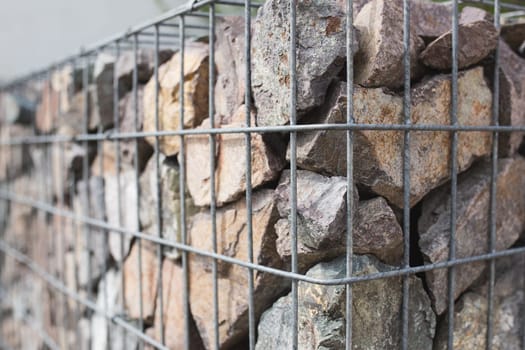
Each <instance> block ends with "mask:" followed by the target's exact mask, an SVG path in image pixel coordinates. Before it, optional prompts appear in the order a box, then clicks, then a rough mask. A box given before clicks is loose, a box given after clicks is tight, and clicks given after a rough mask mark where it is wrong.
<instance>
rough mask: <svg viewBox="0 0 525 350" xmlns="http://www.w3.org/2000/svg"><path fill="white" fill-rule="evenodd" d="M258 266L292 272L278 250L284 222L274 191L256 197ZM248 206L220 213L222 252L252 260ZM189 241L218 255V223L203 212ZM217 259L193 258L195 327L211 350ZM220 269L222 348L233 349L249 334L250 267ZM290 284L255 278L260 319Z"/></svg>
mask: <svg viewBox="0 0 525 350" xmlns="http://www.w3.org/2000/svg"><path fill="white" fill-rule="evenodd" d="M252 199H253V202H252V209H253V215H252V223H253V231H252V233H253V262H254V263H257V264H262V265H264V266H268V267H274V268H278V269H286V267H285V266H284V264H283V262H282V260H281V258H280V257H279V254H277V250H276V247H275V244H276V243H275V241H276V238H277V237H276V235H275V230H274V225H275V222H276V220H277V219H278V213H277V205H276V202H275V195H274V192H273V191H272V190H261V191H258V192H255V193H254V194H253V198H252ZM246 218H247V212H246V201H245V200H244V199H240V200H239V201H237V202H236V203H234V204H230V205H228V206H225V207H224V208H220V209H218V210H217V215H216V223H217V226H216V227H217V253H219V254H223V255H225V256H229V257H232V258H235V259H239V260H241V261H249V256H248V231H247V227H246ZM190 227H191V229H190V232H189V239H190V242H189V243H190V244H191V246H192V247H195V248H197V249H202V250H205V251H208V252H212V251H213V245H212V240H211V239H210V237H211V236H210V232H212V218H211V215H210V214H209V213H207V212H206V213H199V214H197V215H195V216H194V217H193V218H192V221H191V223H190ZM212 264H213V259H210V258H207V257H204V256H200V255H195V254H190V255H189V271H190V273H189V276H190V305H191V311H192V313H193V317H194V318H195V323H196V325H197V328H198V329H199V332H200V335H201V337H202V340H203V343H204V347H205V348H206V349H213V348H214V335H215V330H214V329H215V327H214V325H213V322H210V320H213V314H214V313H213V305H214V298H213V283H214V282H213V274H212ZM217 265H218V266H217V267H218V279H217V283H218V291H219V292H218V308H219V315H218V324H219V327H218V335H219V347H220V349H229V348H231V347H232V346H234V345H235V344H236V343H238V342H239V341H240V340H242V339H243V337H245V336H247V333H248V304H249V299H248V293H247V290H248V274H247V271H246V269H245V268H243V267H241V266H239V265H232V264H229V263H225V262H223V261H220V260H218V261H217ZM288 285H289V281H286V280H284V279H282V278H280V277H278V276H275V275H272V274H268V273H259V272H257V273H254V294H253V297H254V300H255V301H256V303H255V310H254V312H255V317H259V316H260V315H261V313H262V312H263V311H264V310H265V309H266V308H267V307H268V306H270V305H271V303H272V302H273V301H274V300H275V299H276V298H277V297H278V296H279V295H280V294H281V293H282V292H284V291H285V289H286V288H287V286H288Z"/></svg>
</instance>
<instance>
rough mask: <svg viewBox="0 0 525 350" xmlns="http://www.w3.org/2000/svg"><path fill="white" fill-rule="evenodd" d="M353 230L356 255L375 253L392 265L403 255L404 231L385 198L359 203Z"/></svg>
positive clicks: (397, 262)
mask: <svg viewBox="0 0 525 350" xmlns="http://www.w3.org/2000/svg"><path fill="white" fill-rule="evenodd" d="M355 223H356V224H355V225H354V231H353V242H354V253H356V254H372V255H374V256H376V257H377V258H378V259H380V260H381V261H384V262H386V263H387V264H390V265H398V264H399V263H400V261H401V258H402V256H403V229H402V228H401V226H400V225H399V223H398V222H397V219H396V215H395V213H394V211H393V210H392V208H390V206H389V205H388V203H387V201H386V200H385V199H384V198H383V197H376V198H373V199H369V200H364V201H361V202H359V206H358V207H357V212H356V216H355Z"/></svg>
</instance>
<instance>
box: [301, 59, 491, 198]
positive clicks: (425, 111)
mask: <svg viewBox="0 0 525 350" xmlns="http://www.w3.org/2000/svg"><path fill="white" fill-rule="evenodd" d="M458 84H459V107H458V123H459V124H460V125H472V126H476V125H477V126H482V125H490V123H491V105H492V96H491V93H490V90H489V88H488V86H487V83H486V82H485V80H484V78H483V70H482V69H481V68H475V69H471V70H468V71H465V72H462V73H461V74H460V76H459V80H458ZM450 90H451V86H450V77H449V76H447V75H439V76H436V77H433V78H431V79H429V80H427V81H424V82H422V83H420V84H418V85H417V86H416V87H414V89H413V90H412V92H411V93H412V108H411V112H412V115H411V120H412V124H414V125H417V124H438V125H450V96H451V91H450ZM402 111H403V99H402V98H401V97H399V96H395V95H391V94H389V93H388V92H387V91H386V90H384V89H381V88H378V89H367V88H359V87H356V89H355V90H354V119H355V122H356V123H360V124H403V112H402ZM314 117H315V118H316V120H315V122H316V123H346V85H345V83H339V84H338V85H337V86H336V87H335V91H334V92H333V94H332V98H331V100H330V101H329V102H328V103H327V105H326V106H325V107H324V108H323V109H321V110H320V111H319V113H317V114H315V115H314ZM317 118H318V119H317ZM354 135H355V137H354V177H355V180H356V182H357V183H359V184H362V185H364V186H367V187H369V188H370V189H371V190H372V191H374V192H375V193H377V194H379V195H381V196H383V197H385V198H386V199H388V200H389V201H390V202H392V203H393V204H395V205H396V206H398V207H402V206H403V177H402V174H403V173H402V169H403V157H402V150H403V132H396V131H373V130H361V131H356V132H355V133H354ZM458 138H459V142H458V157H457V160H458V168H459V170H460V171H463V170H466V169H467V168H468V167H469V166H470V164H471V163H472V162H473V161H474V160H475V159H476V158H477V157H481V156H484V155H487V154H488V153H489V152H490V150H491V136H490V134H488V133H482V132H468V133H460V134H459V135H458ZM450 143H451V139H450V135H449V134H448V133H445V132H437V131H432V132H430V131H421V132H414V131H413V132H412V133H411V143H410V158H411V169H410V177H411V187H410V190H411V191H410V192H411V193H410V197H411V198H410V203H411V206H412V205H414V204H416V203H417V202H418V201H419V200H420V199H421V198H423V196H424V195H425V194H426V193H428V192H429V191H430V190H432V189H433V188H435V187H436V186H438V185H439V184H441V183H443V182H444V181H446V180H447V178H448V177H449V176H450V165H449V163H450ZM297 163H298V165H299V167H301V168H303V169H308V170H312V171H316V172H322V173H326V174H333V175H342V176H345V175H346V134H345V133H344V132H341V131H331V132H328V131H313V132H304V133H300V134H298V136H297Z"/></svg>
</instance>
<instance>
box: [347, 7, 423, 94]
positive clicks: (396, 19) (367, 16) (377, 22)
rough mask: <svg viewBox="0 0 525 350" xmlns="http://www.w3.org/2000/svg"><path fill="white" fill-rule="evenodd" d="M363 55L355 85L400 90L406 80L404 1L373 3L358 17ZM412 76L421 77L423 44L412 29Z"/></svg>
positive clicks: (358, 58) (359, 55)
mask: <svg viewBox="0 0 525 350" xmlns="http://www.w3.org/2000/svg"><path fill="white" fill-rule="evenodd" d="M354 25H355V26H356V28H357V29H358V30H359V33H360V36H359V52H358V53H357V55H356V56H355V63H354V64H355V67H354V82H355V83H356V84H359V85H362V86H367V87H379V86H381V87H383V86H384V87H392V88H394V87H400V86H402V85H403V76H404V45H403V1H402V0H372V1H370V2H369V3H368V4H366V5H365V6H364V7H363V8H362V9H361V11H360V12H359V14H358V15H357V17H356V19H355V21H354ZM410 30H411V35H410V57H411V67H410V69H411V75H412V76H415V75H417V69H418V60H417V56H418V55H419V52H421V50H422V49H423V45H424V43H423V40H422V39H421V38H420V37H419V36H417V35H416V32H415V27H414V26H413V25H412V26H411V29H410Z"/></svg>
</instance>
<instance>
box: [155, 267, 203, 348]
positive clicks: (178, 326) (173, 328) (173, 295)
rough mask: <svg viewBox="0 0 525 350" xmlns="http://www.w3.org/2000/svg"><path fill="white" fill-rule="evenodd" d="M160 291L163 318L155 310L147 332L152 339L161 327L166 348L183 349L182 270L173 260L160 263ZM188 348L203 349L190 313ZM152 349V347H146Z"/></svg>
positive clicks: (184, 329)
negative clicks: (152, 321)
mask: <svg viewBox="0 0 525 350" xmlns="http://www.w3.org/2000/svg"><path fill="white" fill-rule="evenodd" d="M162 293H163V302H162V303H163V315H162V316H163V319H162V320H161V319H160V312H159V311H158V310H157V311H156V312H155V322H154V325H153V327H151V328H149V329H148V330H147V332H146V333H147V334H148V335H149V336H150V337H152V338H153V339H156V340H158V339H159V338H160V337H159V336H158V335H159V334H160V329H161V327H163V328H164V341H165V343H164V345H165V346H166V347H167V348H168V349H183V348H184V339H185V332H186V323H185V320H184V271H183V270H182V268H181V267H180V266H179V265H177V264H176V263H174V262H173V261H169V260H164V263H163V265H162ZM189 341H190V349H195V350H201V349H204V347H203V345H202V340H201V339H200V336H199V332H198V330H197V328H196V326H195V322H194V321H193V319H192V316H191V315H190V338H189ZM148 348H149V349H153V347H148Z"/></svg>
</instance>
